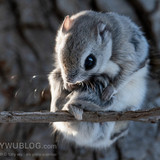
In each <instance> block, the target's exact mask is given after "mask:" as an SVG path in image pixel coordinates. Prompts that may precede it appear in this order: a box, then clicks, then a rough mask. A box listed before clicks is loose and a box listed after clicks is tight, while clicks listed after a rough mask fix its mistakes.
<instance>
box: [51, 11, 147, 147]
mask: <svg viewBox="0 0 160 160" xmlns="http://www.w3.org/2000/svg"><path fill="white" fill-rule="evenodd" d="M148 48H149V45H148V43H147V40H146V38H145V37H144V35H143V33H142V31H140V29H139V27H137V25H136V24H134V23H133V22H132V21H131V20H130V19H129V18H128V17H125V16H122V15H119V14H117V13H110V12H109V13H101V12H94V11H82V12H79V13H77V14H75V15H72V16H71V17H70V16H66V18H65V19H64V21H63V23H62V25H61V26H60V28H59V30H58V34H57V37H56V46H55V52H56V54H55V59H56V61H55V63H54V66H55V68H54V70H53V71H52V72H51V73H50V75H49V83H50V86H51V95H52V100H51V109H50V110H51V111H54V112H55V111H59V110H68V111H69V112H70V113H71V114H73V115H74V116H75V118H76V119H78V120H82V119H83V111H84V110H87V111H124V110H133V111H134V110H138V109H140V108H141V106H142V104H143V101H144V99H145V96H146V92H147V87H146V86H147V78H146V77H147V74H148ZM127 126H128V122H104V123H91V122H81V121H78V122H54V123H53V127H54V129H55V130H58V131H59V132H60V133H62V134H63V135H64V137H65V138H66V139H67V140H69V141H71V142H75V143H76V144H77V145H80V146H87V147H92V148H104V147H109V146H110V145H111V144H113V143H114V142H115V141H116V140H117V139H119V138H120V137H122V136H123V135H125V134H126V132H127Z"/></svg>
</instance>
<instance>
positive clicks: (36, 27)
mask: <svg viewBox="0 0 160 160" xmlns="http://www.w3.org/2000/svg"><path fill="white" fill-rule="evenodd" d="M87 9H92V10H95V11H114V12H118V13H120V14H123V15H127V16H129V17H130V18H131V19H132V20H133V21H135V22H136V23H137V24H138V25H139V26H140V27H141V28H142V30H143V31H144V33H145V35H146V37H147V39H148V41H149V43H150V45H151V46H152V48H154V50H155V51H156V52H157V53H159V51H160V0H0V110H1V111H4V110H6V111H15V110H16V111H26V112H27V111H40V110H49V105H50V92H49V86H48V81H47V75H48V74H49V72H50V71H51V70H52V63H53V58H52V54H53V49H54V39H55V36H56V32H57V29H58V27H59V25H60V24H61V23H62V21H63V18H64V17H65V16H66V15H68V14H69V15H71V14H74V13H76V12H78V11H81V10H87ZM159 128H160V127H159V125H158V124H147V123H136V122H134V123H131V126H130V131H129V135H128V136H127V137H125V138H122V139H120V140H119V141H118V142H117V143H116V144H114V145H113V146H112V147H111V148H110V149H105V150H99V151H92V150H90V149H85V148H78V147H75V146H74V145H71V144H68V143H66V142H64V141H62V138H60V137H59V136H55V135H51V133H52V129H51V127H50V126H49V124H29V123H26V124H0V143H2V142H5V143H6V142H9V143H14V144H15V143H17V142H19V143H27V144H28V145H29V144H30V143H40V144H41V145H42V146H43V145H52V144H54V145H56V147H55V148H53V147H51V149H49V148H48V149H37V148H36V147H33V149H31V147H30V148H29V149H28V148H23V149H20V147H18V148H15V147H11V149H7V148H6V147H2V146H0V160H1V159H7V160H8V159H14V160H15V159H17V160H32V159H33V160H43V159H44V160H50V159H53V160H54V159H56V160H81V159H83V160H159V159H160V131H159ZM58 139H59V140H60V142H59V143H57V140H58ZM9 153H13V155H14V154H15V155H16V156H13V155H9ZM26 153H32V154H33V155H30V156H27V155H25V154H26ZM36 153H37V154H38V153H40V154H42V153H43V154H46V155H44V156H43V155H36ZM47 154H55V155H54V156H53V155H52V156H49V155H47ZM18 155H19V156H18Z"/></svg>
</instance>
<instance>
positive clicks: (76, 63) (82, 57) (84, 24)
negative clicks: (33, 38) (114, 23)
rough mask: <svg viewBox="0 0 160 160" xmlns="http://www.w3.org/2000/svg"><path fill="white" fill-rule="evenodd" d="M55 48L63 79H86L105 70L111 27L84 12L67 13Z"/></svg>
mask: <svg viewBox="0 0 160 160" xmlns="http://www.w3.org/2000/svg"><path fill="white" fill-rule="evenodd" d="M56 52H57V55H58V57H57V58H58V64H59V65H60V68H61V72H62V78H63V80H64V82H66V83H73V84H75V83H79V82H83V81H86V80H88V79H89V78H90V77H91V76H92V75H97V74H100V73H103V72H104V71H105V68H106V67H105V66H106V65H107V61H108V60H109V59H110V57H111V53H112V37H111V32H110V28H109V26H107V24H105V23H104V22H102V21H101V20H99V19H98V18H96V17H94V18H93V16H91V15H90V14H87V12H80V13H79V14H76V15H73V16H72V17H69V16H66V18H65V19H64V21H63V24H62V25H61V27H60V30H59V32H58V35H57V39H56Z"/></svg>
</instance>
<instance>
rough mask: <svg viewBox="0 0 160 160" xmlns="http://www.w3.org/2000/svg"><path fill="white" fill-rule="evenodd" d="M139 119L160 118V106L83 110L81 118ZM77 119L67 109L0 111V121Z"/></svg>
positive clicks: (38, 121)
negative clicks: (148, 108)
mask: <svg viewBox="0 0 160 160" xmlns="http://www.w3.org/2000/svg"><path fill="white" fill-rule="evenodd" d="M125 120H131V121H140V122H152V123H156V122H158V121H159V120H160V108H153V109H150V110H145V111H144V110H143V111H127V112H84V113H83V120H82V121H88V122H108V121H125ZM59 121H77V120H76V119H75V118H74V117H73V116H72V115H71V114H70V113H68V112H67V111H61V112H16V111H14V112H11V111H3V112H0V123H24V122H25V123H49V122H59Z"/></svg>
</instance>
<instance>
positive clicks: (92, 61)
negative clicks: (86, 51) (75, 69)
mask: <svg viewBox="0 0 160 160" xmlns="http://www.w3.org/2000/svg"><path fill="white" fill-rule="evenodd" d="M95 65H96V57H95V56H94V55H93V54H90V55H89V56H88V57H87V58H86V60H85V64H84V67H85V70H90V69H92V68H93V67H94V66H95Z"/></svg>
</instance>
